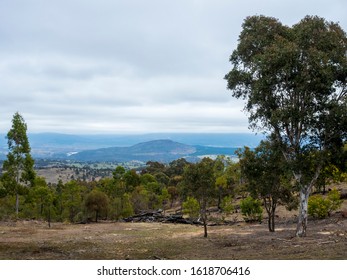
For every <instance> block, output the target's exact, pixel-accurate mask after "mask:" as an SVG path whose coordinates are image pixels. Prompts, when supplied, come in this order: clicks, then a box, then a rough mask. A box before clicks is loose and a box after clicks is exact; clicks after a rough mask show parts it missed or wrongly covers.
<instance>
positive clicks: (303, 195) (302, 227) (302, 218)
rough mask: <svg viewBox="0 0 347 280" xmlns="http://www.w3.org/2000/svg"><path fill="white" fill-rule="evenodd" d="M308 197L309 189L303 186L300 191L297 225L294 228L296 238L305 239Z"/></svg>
mask: <svg viewBox="0 0 347 280" xmlns="http://www.w3.org/2000/svg"><path fill="white" fill-rule="evenodd" d="M309 195H310V188H309V187H308V186H303V187H302V188H301V189H300V208H299V217H298V224H297V227H296V236H297V237H305V236H306V229H307V215H308V214H307V208H308V198H309Z"/></svg>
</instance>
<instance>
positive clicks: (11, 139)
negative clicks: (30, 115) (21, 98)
mask: <svg viewBox="0 0 347 280" xmlns="http://www.w3.org/2000/svg"><path fill="white" fill-rule="evenodd" d="M26 132H27V125H26V123H25V121H24V119H23V117H22V116H21V115H20V114H19V113H18V112H17V113H15V114H14V116H13V119H12V127H11V129H10V130H9V131H8V133H7V136H6V138H7V142H8V149H9V152H8V154H7V159H6V160H5V161H4V163H3V172H4V174H3V175H2V181H3V184H4V187H5V188H6V190H7V193H9V194H13V195H15V196H16V203H15V209H16V215H17V216H18V213H19V201H20V198H19V196H20V195H21V194H24V193H26V192H27V190H26V187H29V186H33V185H34V180H35V171H34V160H33V158H32V157H31V155H30V144H29V140H28V136H27V134H26Z"/></svg>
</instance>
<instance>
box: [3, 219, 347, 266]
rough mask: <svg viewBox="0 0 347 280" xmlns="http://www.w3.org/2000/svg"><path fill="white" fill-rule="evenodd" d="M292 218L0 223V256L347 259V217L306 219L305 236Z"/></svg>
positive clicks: (38, 257)
mask: <svg viewBox="0 0 347 280" xmlns="http://www.w3.org/2000/svg"><path fill="white" fill-rule="evenodd" d="M295 227H296V223H295V220H294V219H288V218H281V219H278V221H277V229H276V232H274V233H270V232H269V231H268V229H267V225H266V223H262V224H259V223H256V224H249V223H245V222H236V223H234V224H232V225H223V226H209V228H208V233H209V236H208V237H207V238H204V237H203V228H202V227H200V226H194V225H182V224H164V223H121V222H117V223H113V222H101V223H94V224H86V225H82V224H62V223H54V224H52V227H51V228H49V227H48V225H47V223H43V222H39V221H17V222H1V223H0V259H3V260H4V259H19V260H27V259H54V260H69V259H72V260H77V259H82V260H97V259H178V260H180V259H206V260H208V259H245V260H248V259H264V260H266V259H317V260H319V259H347V219H346V218H343V217H342V215H341V213H336V214H334V215H333V216H332V217H330V218H329V219H325V220H310V221H309V226H308V231H307V237H304V238H298V237H295Z"/></svg>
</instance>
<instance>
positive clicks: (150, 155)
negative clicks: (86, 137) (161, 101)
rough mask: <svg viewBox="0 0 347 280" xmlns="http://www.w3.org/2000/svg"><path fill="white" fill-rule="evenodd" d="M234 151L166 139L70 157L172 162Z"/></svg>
mask: <svg viewBox="0 0 347 280" xmlns="http://www.w3.org/2000/svg"><path fill="white" fill-rule="evenodd" d="M234 151H235V148H216V147H206V146H192V145H186V144H182V143H178V142H175V141H172V140H166V139H165V140H153V141H148V142H143V143H139V144H136V145H133V146H130V147H110V148H101V149H96V150H86V151H82V152H77V153H74V154H71V155H69V156H68V158H69V159H71V160H75V161H86V162H114V161H117V162H128V161H134V160H137V161H143V162H146V161H150V160H151V161H159V162H170V161H173V160H176V159H178V158H189V160H193V161H194V160H197V159H198V158H199V157H202V156H204V155H218V154H226V155H232V154H233V153H234ZM222 152H223V153H222Z"/></svg>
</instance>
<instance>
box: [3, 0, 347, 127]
mask: <svg viewBox="0 0 347 280" xmlns="http://www.w3.org/2000/svg"><path fill="white" fill-rule="evenodd" d="M346 10H347V2H345V1H344V0H340V1H339V0H333V1H329V3H326V1H313V0H312V1H305V2H304V3H303V2H302V1H298V0H295V1H275V0H266V1H250V0H245V1H237V0H235V1H230V0H217V1H207V0H199V1H197V0H178V1H167V0H148V1H140V0H116V1H114V0H101V1H92V0H90V1H86V0H73V1H71V0H69V1H68V0H60V1H58V0H53V1H45V0H30V1H20V0H3V1H1V2H0V40H1V44H0V90H1V95H0V131H2V132H6V130H8V128H9V127H10V122H11V118H12V115H13V114H14V112H16V111H19V112H20V113H21V114H22V115H23V117H24V118H25V120H26V122H27V124H28V127H29V130H30V131H31V132H42V131H51V132H67V133H128V132H141V133H144V132H172V131H175V132H240V131H242V132H245V131H247V127H248V121H247V116H246V115H245V114H244V112H242V108H243V102H242V101H239V100H235V99H233V98H232V97H231V95H230V93H229V92H228V91H227V90H226V82H225V81H224V80H223V77H224V75H225V74H226V73H227V71H228V70H229V67H230V66H229V63H228V57H229V55H230V54H231V52H232V50H233V49H234V48H235V47H236V44H237V39H238V35H239V33H240V31H241V24H242V22H243V20H244V18H245V17H246V16H249V15H253V14H264V15H268V16H274V17H276V18H279V19H280V20H281V21H282V22H283V23H284V24H288V25H292V24H294V23H296V22H298V21H299V20H300V19H301V18H303V17H304V16H305V15H307V14H310V15H316V14H317V15H319V16H322V17H325V18H326V19H327V20H331V21H335V22H336V21H337V22H339V23H340V25H341V26H342V28H344V29H345V30H347V20H346V19H345V14H344V13H345V11H346Z"/></svg>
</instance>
